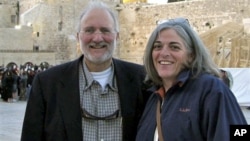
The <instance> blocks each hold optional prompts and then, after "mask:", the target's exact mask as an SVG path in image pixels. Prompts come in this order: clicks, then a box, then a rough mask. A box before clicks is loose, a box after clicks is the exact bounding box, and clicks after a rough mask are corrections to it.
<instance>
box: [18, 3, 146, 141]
mask: <svg viewBox="0 0 250 141" xmlns="http://www.w3.org/2000/svg"><path fill="white" fill-rule="evenodd" d="M118 37H119V27H118V22H117V18H116V16H115V14H114V13H113V12H112V11H111V10H110V9H109V8H108V7H107V5H105V4H104V3H102V2H98V1H91V2H90V4H89V5H87V7H86V9H84V11H83V13H82V14H81V18H80V21H79V29H78V33H77V39H78V41H79V43H80V48H81V51H82V54H83V55H82V56H81V57H80V58H78V59H76V60H74V61H72V62H68V63H65V64H62V65H58V66H54V67H52V68H50V69H48V70H46V71H43V72H40V73H38V74H36V76H35V78H34V80H33V83H32V87H31V92H30V96H29V100H28V103H27V109H26V113H25V117H24V122H23V129H22V136H21V140H22V141H133V140H135V137H136V130H137V125H138V122H139V119H140V117H141V115H142V112H143V109H144V105H145V103H146V101H145V100H146V99H147V97H144V96H143V95H142V91H143V89H144V85H143V81H144V77H145V72H144V68H143V66H141V65H138V64H134V63H129V62H125V61H122V60H118V59H115V58H113V57H112V55H113V52H114V49H115V48H116V43H117V39H118Z"/></svg>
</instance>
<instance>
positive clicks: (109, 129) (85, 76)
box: [79, 63, 122, 141]
mask: <svg viewBox="0 0 250 141" xmlns="http://www.w3.org/2000/svg"><path fill="white" fill-rule="evenodd" d="M82 66H83V67H82ZM79 74H80V75H79V78H80V79H79V80H80V81H79V82H80V83H79V84H80V100H81V108H82V109H84V110H85V111H87V112H88V113H90V114H91V115H94V116H97V117H105V116H108V115H111V114H113V113H114V112H115V111H117V110H119V116H118V118H115V119H110V120H96V119H87V118H83V117H82V130H83V140H84V141H121V140H122V117H121V112H120V101H119V95H118V88H117V86H116V80H115V76H114V66H113V65H112V69H111V75H110V76H109V78H108V83H107V85H106V87H105V89H104V90H103V89H102V86H101V85H100V84H99V83H98V81H96V80H94V79H93V76H92V75H91V73H90V72H89V70H88V69H87V67H86V65H85V63H82V65H80V67H79Z"/></svg>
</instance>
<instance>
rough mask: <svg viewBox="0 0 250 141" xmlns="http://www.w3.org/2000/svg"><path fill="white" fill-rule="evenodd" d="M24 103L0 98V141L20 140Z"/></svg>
mask: <svg viewBox="0 0 250 141" xmlns="http://www.w3.org/2000/svg"><path fill="white" fill-rule="evenodd" d="M26 103H27V102H26V101H17V102H13V103H8V102H4V101H2V99H1V100H0V141H20V137H21V130H22V123H23V118H24V112H25V108H26Z"/></svg>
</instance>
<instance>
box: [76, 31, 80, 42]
mask: <svg viewBox="0 0 250 141" xmlns="http://www.w3.org/2000/svg"><path fill="white" fill-rule="evenodd" d="M76 40H77V42H79V32H77V33H76Z"/></svg>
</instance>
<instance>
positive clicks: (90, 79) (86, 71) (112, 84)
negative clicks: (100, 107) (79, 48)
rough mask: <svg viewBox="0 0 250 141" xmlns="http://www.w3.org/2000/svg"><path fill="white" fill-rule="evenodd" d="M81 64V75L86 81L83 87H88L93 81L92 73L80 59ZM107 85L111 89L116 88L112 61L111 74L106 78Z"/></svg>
mask: <svg viewBox="0 0 250 141" xmlns="http://www.w3.org/2000/svg"><path fill="white" fill-rule="evenodd" d="M82 64H83V65H82V66H83V75H84V77H85V80H86V83H85V88H84V89H88V88H89V87H90V86H91V85H92V83H93V82H94V81H95V80H94V78H93V76H92V74H91V73H90V72H89V69H88V67H87V66H86V64H85V63H84V61H82ZM107 85H108V86H109V87H110V88H111V89H112V90H114V91H115V90H117V86H116V80H115V75H114V64H113V61H112V63H111V74H110V76H109V78H108V83H107Z"/></svg>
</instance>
